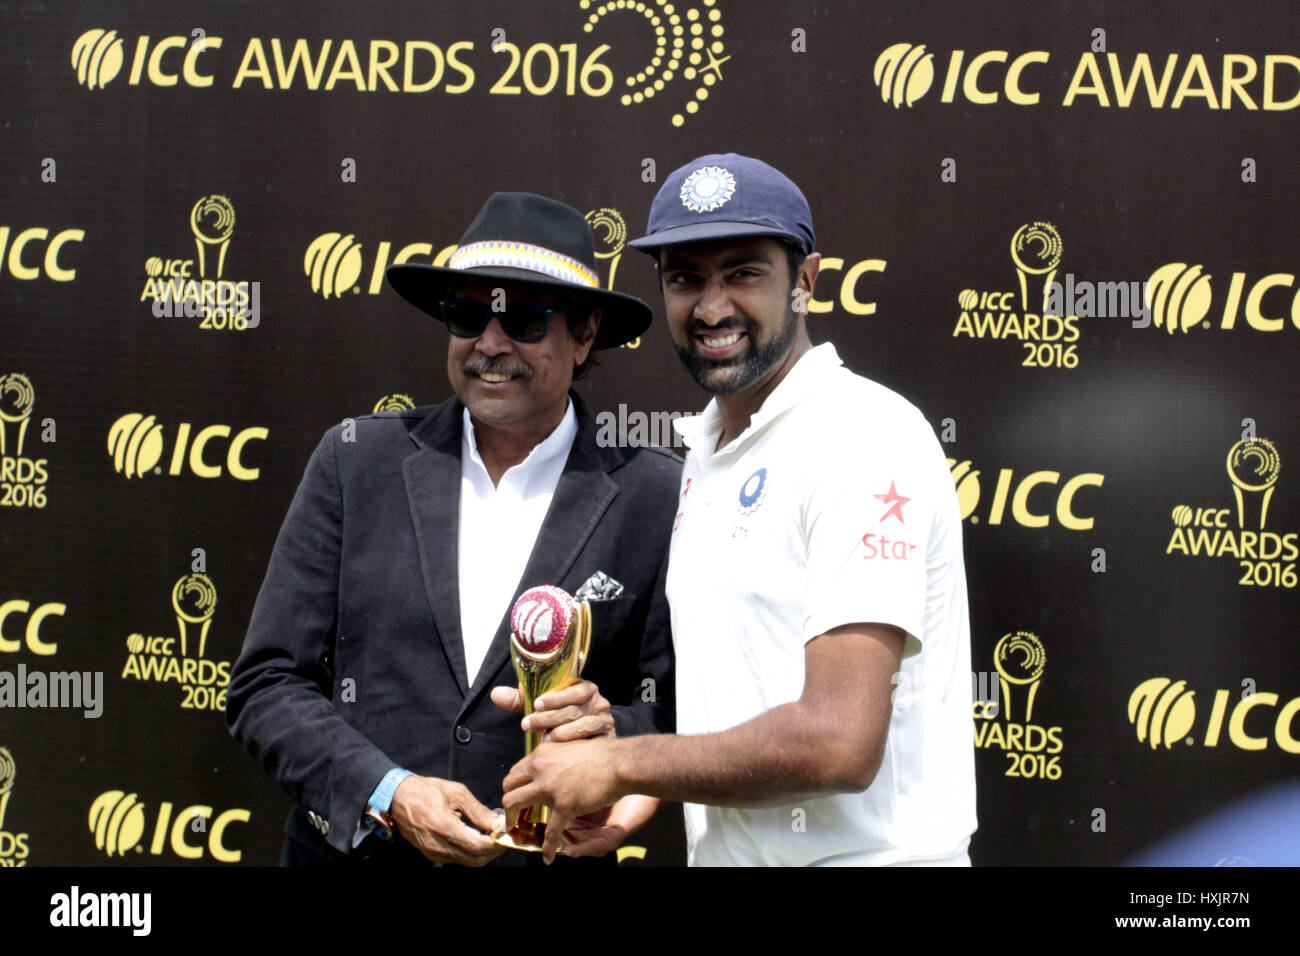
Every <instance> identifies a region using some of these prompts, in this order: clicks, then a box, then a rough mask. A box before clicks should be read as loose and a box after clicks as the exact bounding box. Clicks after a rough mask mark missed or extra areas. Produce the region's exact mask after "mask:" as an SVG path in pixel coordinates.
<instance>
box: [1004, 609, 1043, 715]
mask: <svg viewBox="0 0 1300 956" xmlns="http://www.w3.org/2000/svg"><path fill="white" fill-rule="evenodd" d="M993 666H994V667H996V668H997V669H998V677H999V681H998V683H999V684H1000V685H1001V689H1002V697H1003V699H1004V700H1005V701H1006V716H1007V720H1011V719H1012V718H1013V717H1014V714H1013V710H1014V707H1013V702H1012V699H1011V687H1012V685H1014V686H1016V687H1028V688H1029V691H1028V695H1027V696H1026V698H1025V701H1024V709H1025V714H1024V719H1025V723H1028V722H1029V721H1030V720H1032V719H1033V716H1034V699H1035V698H1036V697H1037V696H1038V685H1039V683H1040V681H1041V680H1042V677H1043V669H1044V668H1045V667H1046V666H1047V650H1046V649H1045V648H1044V647H1043V642H1042V641H1040V640H1039V639H1038V638H1037V636H1035V635H1034V634H1031V633H1029V632H1028V631H1015V632H1013V633H1011V634H1004V635H1003V636H1002V639H1001V640H1000V641H998V643H997V646H996V647H994V648H993Z"/></svg>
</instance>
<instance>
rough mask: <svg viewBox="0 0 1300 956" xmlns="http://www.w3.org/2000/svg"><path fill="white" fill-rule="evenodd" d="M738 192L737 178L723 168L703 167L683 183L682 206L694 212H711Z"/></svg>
mask: <svg viewBox="0 0 1300 956" xmlns="http://www.w3.org/2000/svg"><path fill="white" fill-rule="evenodd" d="M735 192H736V177H734V176H732V175H731V173H729V172H727V171H726V170H725V169H723V168H722V167H721V166H701V167H700V168H699V169H697V170H695V172H693V173H691V174H690V175H689V176H687V177H686V181H685V182H683V183H682V191H681V197H682V205H683V206H685V207H686V208H687V209H690V210H692V211H693V212H709V211H710V210H712V209H717V208H718V207H719V206H722V205H724V204H725V203H726V202H727V200H728V199H730V198H731V197H732V195H734V194H735Z"/></svg>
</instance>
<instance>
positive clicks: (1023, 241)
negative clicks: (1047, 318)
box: [1011, 222, 1061, 312]
mask: <svg viewBox="0 0 1300 956" xmlns="http://www.w3.org/2000/svg"><path fill="white" fill-rule="evenodd" d="M1011 260H1012V261H1013V262H1014V263H1015V264H1016V274H1017V275H1018V277H1019V278H1020V304H1021V306H1022V308H1024V309H1025V310H1026V311H1037V312H1046V311H1047V300H1048V296H1049V295H1050V290H1051V286H1052V280H1053V279H1055V278H1056V267H1057V266H1059V265H1060V264H1061V234H1060V233H1059V232H1057V231H1056V227H1055V226H1053V225H1052V224H1051V223H1050V222H1035V223H1027V224H1025V225H1023V226H1021V227H1020V228H1019V229H1017V230H1016V232H1015V235H1013V236H1012V237H1011ZM1030 276H1046V278H1045V279H1043V294H1042V297H1041V299H1040V300H1039V301H1038V302H1035V303H1032V304H1031V303H1030V301H1029V283H1030V279H1029V277H1030Z"/></svg>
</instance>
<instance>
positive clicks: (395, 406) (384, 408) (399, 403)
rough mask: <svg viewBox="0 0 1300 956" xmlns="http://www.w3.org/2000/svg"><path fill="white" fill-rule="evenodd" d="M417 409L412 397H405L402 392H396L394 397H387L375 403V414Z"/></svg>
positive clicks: (373, 409)
mask: <svg viewBox="0 0 1300 956" xmlns="http://www.w3.org/2000/svg"><path fill="white" fill-rule="evenodd" d="M414 407H415V402H414V401H413V400H412V399H411V396H410V395H403V394H401V393H400V392H394V393H393V394H392V395H385V396H384V397H383V398H381V399H380V400H379V401H377V402H375V407H374V408H372V409H371V411H373V412H406V411H410V410H411V409H412V408H414Z"/></svg>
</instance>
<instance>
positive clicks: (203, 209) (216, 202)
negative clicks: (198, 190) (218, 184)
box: [190, 195, 235, 279]
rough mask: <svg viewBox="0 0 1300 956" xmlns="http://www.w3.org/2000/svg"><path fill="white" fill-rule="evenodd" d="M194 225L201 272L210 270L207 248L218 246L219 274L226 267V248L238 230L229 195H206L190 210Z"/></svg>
mask: <svg viewBox="0 0 1300 956" xmlns="http://www.w3.org/2000/svg"><path fill="white" fill-rule="evenodd" d="M190 228H191V229H193V230H194V247H195V248H196V249H197V250H198V254H199V275H200V276H206V275H207V274H208V264H207V249H208V248H209V247H215V252H216V256H217V276H216V277H217V278H218V279H220V278H221V273H222V272H223V271H225V268H226V250H227V249H229V248H230V237H231V235H232V234H233V233H234V231H235V207H234V206H233V205H231V203H230V200H229V199H227V198H226V197H225V196H217V195H212V196H204V197H203V198H202V199H200V200H199V201H198V202H196V203H195V204H194V208H193V209H191V210H190Z"/></svg>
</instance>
